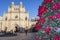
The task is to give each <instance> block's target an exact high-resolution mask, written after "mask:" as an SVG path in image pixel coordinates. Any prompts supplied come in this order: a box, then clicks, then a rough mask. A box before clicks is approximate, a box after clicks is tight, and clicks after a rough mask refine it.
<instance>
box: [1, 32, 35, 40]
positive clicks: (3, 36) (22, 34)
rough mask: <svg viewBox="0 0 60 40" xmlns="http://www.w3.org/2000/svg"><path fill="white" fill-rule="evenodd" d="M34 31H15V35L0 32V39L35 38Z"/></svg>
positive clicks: (28, 39)
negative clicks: (26, 32)
mask: <svg viewBox="0 0 60 40" xmlns="http://www.w3.org/2000/svg"><path fill="white" fill-rule="evenodd" d="M35 37H36V33H28V34H27V36H26V34H25V33H17V35H11V34H10V35H2V34H1V33H0V40H35Z"/></svg>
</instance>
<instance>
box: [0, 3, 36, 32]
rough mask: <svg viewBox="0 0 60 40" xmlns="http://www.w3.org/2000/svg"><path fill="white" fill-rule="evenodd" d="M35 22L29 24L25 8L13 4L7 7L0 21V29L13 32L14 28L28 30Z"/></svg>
mask: <svg viewBox="0 0 60 40" xmlns="http://www.w3.org/2000/svg"><path fill="white" fill-rule="evenodd" d="M35 23H36V22H31V21H30V20H29V13H27V12H26V10H25V8H24V7H23V6H22V2H20V4H19V6H18V5H14V2H12V3H11V5H10V6H9V7H8V12H4V15H3V17H2V20H1V21H0V27H1V30H2V31H6V32H9V31H13V32H14V31H15V30H16V27H17V28H19V27H22V28H25V27H26V26H27V27H28V28H30V27H31V25H32V24H35Z"/></svg>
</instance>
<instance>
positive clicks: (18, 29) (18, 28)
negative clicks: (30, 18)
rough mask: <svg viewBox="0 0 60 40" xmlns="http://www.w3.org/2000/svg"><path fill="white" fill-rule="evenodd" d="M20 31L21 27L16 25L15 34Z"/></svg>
mask: <svg viewBox="0 0 60 40" xmlns="http://www.w3.org/2000/svg"><path fill="white" fill-rule="evenodd" d="M19 31H20V27H19V25H18V24H15V32H19Z"/></svg>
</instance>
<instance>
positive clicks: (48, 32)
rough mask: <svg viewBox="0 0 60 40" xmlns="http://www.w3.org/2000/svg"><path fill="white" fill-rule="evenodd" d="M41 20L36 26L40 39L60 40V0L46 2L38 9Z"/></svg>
mask: <svg viewBox="0 0 60 40" xmlns="http://www.w3.org/2000/svg"><path fill="white" fill-rule="evenodd" d="M37 16H38V17H39V20H38V22H37V23H36V25H35V29H36V30H37V31H38V37H39V38H40V39H43V40H60V39H59V38H60V33H59V32H57V30H58V28H59V27H60V0H44V1H43V2H42V5H41V6H39V8H38V15H37Z"/></svg>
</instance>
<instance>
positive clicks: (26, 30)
mask: <svg viewBox="0 0 60 40" xmlns="http://www.w3.org/2000/svg"><path fill="white" fill-rule="evenodd" d="M27 32H28V27H27V26H26V27H25V33H26V35H27Z"/></svg>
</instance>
